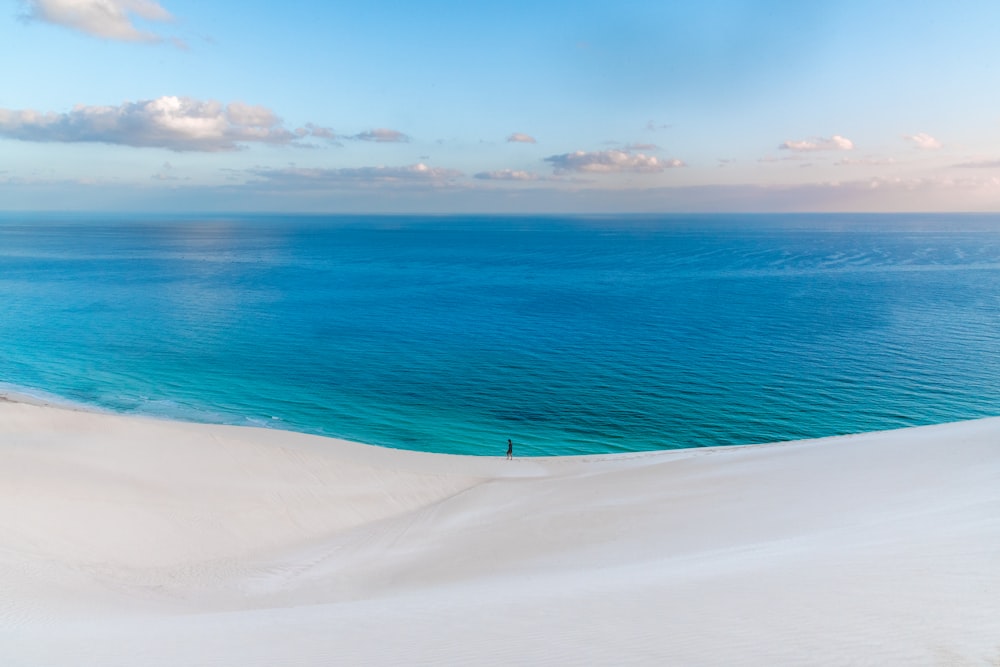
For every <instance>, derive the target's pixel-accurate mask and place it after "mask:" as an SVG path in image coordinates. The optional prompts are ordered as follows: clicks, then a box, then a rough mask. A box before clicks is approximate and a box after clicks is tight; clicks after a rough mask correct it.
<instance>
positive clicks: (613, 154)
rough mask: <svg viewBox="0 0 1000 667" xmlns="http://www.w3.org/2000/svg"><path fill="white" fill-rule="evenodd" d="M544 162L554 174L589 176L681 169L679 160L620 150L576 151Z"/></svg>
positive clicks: (553, 156)
mask: <svg viewBox="0 0 1000 667" xmlns="http://www.w3.org/2000/svg"><path fill="white" fill-rule="evenodd" d="M545 161H546V162H551V163H552V164H553V165H554V169H555V173H557V174H564V173H568V172H581V173H589V174H608V173H615V172H640V173H656V172H661V171H664V170H665V169H671V168H674V167H683V166H684V163H683V162H681V161H680V160H662V159H660V158H658V157H655V156H652V155H645V154H643V153H630V152H628V151H622V150H607V151H595V152H586V151H576V152H575V153H563V154H562V155H551V156H549V157H547V158H545Z"/></svg>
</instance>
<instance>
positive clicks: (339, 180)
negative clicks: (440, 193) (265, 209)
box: [251, 162, 462, 188]
mask: <svg viewBox="0 0 1000 667" xmlns="http://www.w3.org/2000/svg"><path fill="white" fill-rule="evenodd" d="M251 173H252V174H254V175H256V176H259V177H261V178H264V179H266V180H267V181H269V182H271V183H274V184H278V185H283V186H297V187H303V188H327V187H334V186H337V185H343V184H350V185H352V186H355V185H363V184H366V183H368V184H379V183H383V184H384V183H424V184H434V183H445V182H448V181H451V180H454V179H456V178H458V177H460V176H462V172H460V171H457V170H455V169H445V168H443V167H429V166H427V165H426V164H424V163H422V162H419V163H417V164H411V165H406V166H402V167H385V166H379V167H347V168H342V169H320V168H299V167H289V168H287V169H256V170H253V171H252V172H251Z"/></svg>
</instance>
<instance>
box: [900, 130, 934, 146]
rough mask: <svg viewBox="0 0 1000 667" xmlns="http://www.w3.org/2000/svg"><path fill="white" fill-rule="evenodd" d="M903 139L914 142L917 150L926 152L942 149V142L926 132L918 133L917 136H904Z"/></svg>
mask: <svg viewBox="0 0 1000 667" xmlns="http://www.w3.org/2000/svg"><path fill="white" fill-rule="evenodd" d="M903 139H906V140H907V141H912V142H913V143H914V145H916V147H917V148H922V149H924V150H935V149H938V148H941V142H940V141H938V140H937V139H935V138H934V137H932V136H931V135H929V134H927V133H926V132H918V133H917V134H904V135H903Z"/></svg>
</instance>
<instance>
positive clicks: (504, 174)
mask: <svg viewBox="0 0 1000 667" xmlns="http://www.w3.org/2000/svg"><path fill="white" fill-rule="evenodd" d="M474 178H478V179H480V180H484V181H535V180H538V174H534V173H532V172H530V171H515V170H512V169H501V170H499V171H481V172H479V173H478V174H475V175H474Z"/></svg>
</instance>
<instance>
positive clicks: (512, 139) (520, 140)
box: [507, 132, 537, 144]
mask: <svg viewBox="0 0 1000 667" xmlns="http://www.w3.org/2000/svg"><path fill="white" fill-rule="evenodd" d="M507 142H508V143H515V144H534V143H537V142H536V141H535V138H534V137H532V136H531V135H528V134H522V133H521V132H515V133H514V134H512V135H510V136H509V137H507Z"/></svg>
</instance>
